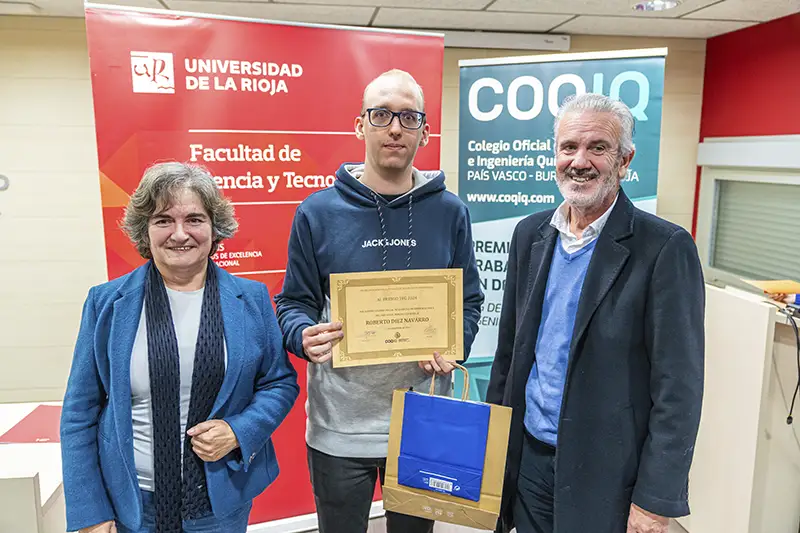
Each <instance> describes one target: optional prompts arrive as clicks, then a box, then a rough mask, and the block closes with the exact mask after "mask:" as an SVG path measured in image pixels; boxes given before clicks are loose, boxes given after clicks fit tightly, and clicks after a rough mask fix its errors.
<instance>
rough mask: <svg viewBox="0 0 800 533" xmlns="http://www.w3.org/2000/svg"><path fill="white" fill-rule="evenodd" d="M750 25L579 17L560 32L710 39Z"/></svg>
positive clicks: (565, 25) (705, 21) (725, 22)
mask: <svg viewBox="0 0 800 533" xmlns="http://www.w3.org/2000/svg"><path fill="white" fill-rule="evenodd" d="M751 25H752V23H748V22H735V21H708V20H690V19H653V18H650V19H636V18H633V17H627V18H625V17H578V18H576V19H575V20H571V21H569V22H567V23H566V24H564V25H563V26H559V28H558V30H557V31H558V33H570V34H573V35H574V34H591V35H625V36H631V37H685V38H701V39H702V38H708V37H714V36H715V35H720V34H723V33H728V32H730V31H735V30H739V29H741V28H746V27H747V26H751Z"/></svg>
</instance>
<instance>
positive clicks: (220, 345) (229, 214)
mask: <svg viewBox="0 0 800 533" xmlns="http://www.w3.org/2000/svg"><path fill="white" fill-rule="evenodd" d="M236 228H237V223H236V220H235V218H234V214H233V207H232V205H231V204H230V202H229V201H228V200H226V199H225V198H224V197H223V196H222V195H221V193H220V191H219V189H218V187H217V185H216V183H215V182H214V179H213V177H212V176H211V175H210V174H209V173H208V172H207V171H205V170H204V169H202V168H200V167H196V166H191V165H184V164H181V163H161V164H158V165H155V166H152V167H150V168H149V169H148V170H147V171H146V172H145V174H144V176H143V178H142V181H141V183H140V184H139V187H138V188H137V190H136V192H135V193H134V194H133V196H132V197H131V200H130V203H129V204H128V207H127V209H126V211H125V218H124V222H123V229H124V230H125V232H126V233H127V234H128V236H129V237H130V238H131V241H132V242H133V243H134V244H135V245H136V247H137V249H138V251H139V253H140V254H141V255H142V256H143V257H145V258H146V259H148V262H147V263H146V264H145V265H144V266H141V267H139V268H137V269H136V270H134V271H133V272H131V273H130V274H127V275H125V276H122V277H121V278H118V279H116V280H113V281H110V282H108V283H104V284H102V285H99V286H96V287H93V288H92V289H91V290H90V291H89V295H88V297H87V299H86V303H85V304H84V307H83V316H82V319H81V326H80V332H79V334H78V340H77V343H76V346H75V354H74V357H73V361H72V369H71V371H70V376H69V381H68V383H67V390H66V394H65V396H64V405H63V411H62V416H61V449H62V457H63V475H64V495H65V499H66V510H67V529H68V530H69V531H76V530H79V531H81V533H89V532H91V533H110V532H119V533H181V532H184V533H200V532H202V533H222V532H224V533H243V532H245V531H246V529H247V519H248V516H249V513H250V508H251V505H252V500H253V498H255V497H256V496H258V495H259V494H260V493H261V492H262V491H263V490H264V489H265V488H266V487H267V486H268V485H269V484H270V483H271V482H272V481H273V480H274V479H275V477H276V476H277V475H278V464H277V461H276V459H275V450H274V448H273V446H272V442H271V440H270V438H271V435H272V433H273V432H274V431H275V429H276V428H277V427H278V425H279V424H280V423H281V422H282V421H283V419H284V418H285V417H286V415H287V414H288V412H289V410H290V409H291V407H292V404H293V403H294V401H295V399H296V398H297V394H298V386H297V374H296V373H295V371H294V369H293V368H292V366H291V365H290V363H289V361H288V358H287V356H286V352H285V350H284V349H283V346H282V341H281V333H280V329H279V328H278V323H277V321H276V319H275V314H274V312H273V309H272V305H271V302H270V297H269V294H268V293H267V289H266V287H265V286H264V285H263V284H260V283H257V282H255V281H250V280H246V279H242V278H238V277H235V276H232V275H230V274H228V273H227V272H225V271H224V270H222V269H220V268H219V267H217V266H216V265H215V264H214V263H213V262H212V261H211V260H210V256H211V255H212V254H213V253H214V252H215V251H216V250H217V249H218V247H219V244H220V242H221V241H222V240H223V239H225V238H229V237H231V236H232V235H233V234H234V232H235V231H236Z"/></svg>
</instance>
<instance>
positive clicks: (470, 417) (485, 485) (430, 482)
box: [383, 365, 511, 530]
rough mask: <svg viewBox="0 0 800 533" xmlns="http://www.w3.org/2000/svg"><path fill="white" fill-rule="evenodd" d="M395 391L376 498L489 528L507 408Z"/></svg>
mask: <svg viewBox="0 0 800 533" xmlns="http://www.w3.org/2000/svg"><path fill="white" fill-rule="evenodd" d="M456 366H457V368H458V369H459V370H460V371H462V372H464V383H465V386H464V393H463V395H462V398H461V399H460V400H459V399H456V398H451V397H449V396H435V395H434V387H435V381H434V382H433V383H431V390H430V394H424V393H419V392H414V391H408V390H396V391H395V392H394V397H393V403H392V418H391V426H390V429H389V452H388V457H387V464H386V483H385V485H384V489H383V497H384V499H383V505H384V508H385V509H387V510H390V511H395V512H400V513H404V514H409V515H412V516H419V517H423V518H430V519H434V520H440V521H444V522H450V523H454V524H460V525H465V526H470V527H474V528H481V529H490V530H493V529H494V528H495V524H496V521H497V516H498V514H499V512H500V501H501V497H502V489H503V477H504V472H505V461H506V450H507V447H508V433H509V426H510V423H511V409H510V408H508V407H501V406H497V405H490V404H486V403H482V402H473V401H468V400H467V399H466V398H467V395H468V392H469V374H468V371H467V369H465V368H464V367H463V366H460V365H456Z"/></svg>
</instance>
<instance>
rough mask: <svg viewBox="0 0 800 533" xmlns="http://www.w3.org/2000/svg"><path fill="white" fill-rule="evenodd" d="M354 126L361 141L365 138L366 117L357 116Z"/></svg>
mask: <svg viewBox="0 0 800 533" xmlns="http://www.w3.org/2000/svg"><path fill="white" fill-rule="evenodd" d="M353 127H354V128H355V130H356V138H357V139H358V140H359V141H363V140H364V117H362V116H357V117H356V120H355V123H354V124H353Z"/></svg>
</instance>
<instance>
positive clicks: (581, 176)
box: [556, 111, 633, 209]
mask: <svg viewBox="0 0 800 533" xmlns="http://www.w3.org/2000/svg"><path fill="white" fill-rule="evenodd" d="M620 134H621V127H620V125H619V123H618V121H617V120H616V118H615V117H614V115H613V114H611V113H605V112H597V111H580V112H574V113H567V114H565V115H564V117H563V118H562V119H561V121H560V123H559V125H558V131H557V133H556V140H557V141H556V142H557V145H556V182H557V184H558V189H559V190H560V191H561V194H562V195H563V196H564V199H565V200H566V201H567V203H569V204H570V205H572V206H575V207H577V208H579V209H594V208H602V207H607V206H608V205H610V204H611V202H613V199H614V197H616V194H617V191H618V190H619V184H620V180H621V179H622V178H623V177H625V175H626V174H627V172H628V166H629V165H630V163H631V160H632V159H633V153H631V154H629V155H627V156H622V154H621V151H620V146H619V140H620Z"/></svg>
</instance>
